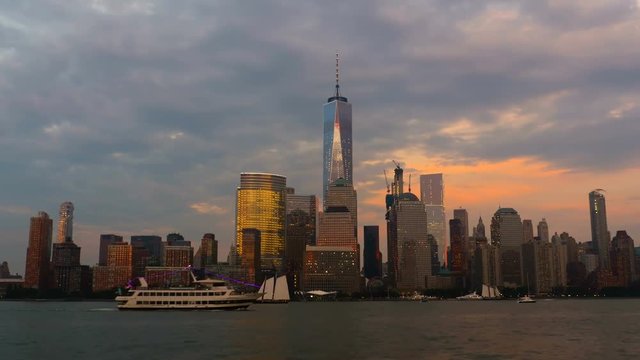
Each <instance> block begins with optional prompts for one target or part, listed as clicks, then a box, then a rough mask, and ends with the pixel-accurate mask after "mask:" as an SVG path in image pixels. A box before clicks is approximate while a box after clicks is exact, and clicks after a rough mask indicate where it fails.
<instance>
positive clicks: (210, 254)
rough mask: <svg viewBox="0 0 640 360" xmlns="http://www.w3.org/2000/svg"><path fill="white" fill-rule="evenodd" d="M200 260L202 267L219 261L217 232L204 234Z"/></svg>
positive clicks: (201, 242) (201, 241)
mask: <svg viewBox="0 0 640 360" xmlns="http://www.w3.org/2000/svg"><path fill="white" fill-rule="evenodd" d="M198 260H199V262H200V267H207V266H211V265H216V264H217V263H218V240H216V235H215V234H211V233H206V234H204V235H203V236H202V240H200V249H199V259H198ZM194 261H195V260H194Z"/></svg>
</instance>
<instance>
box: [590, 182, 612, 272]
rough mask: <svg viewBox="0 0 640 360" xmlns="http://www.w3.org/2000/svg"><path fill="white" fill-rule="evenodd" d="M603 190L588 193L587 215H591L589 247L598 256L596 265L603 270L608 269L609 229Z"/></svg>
mask: <svg viewBox="0 0 640 360" xmlns="http://www.w3.org/2000/svg"><path fill="white" fill-rule="evenodd" d="M603 191H604V190H602V189H597V190H594V191H592V192H590V193H589V214H590V215H591V216H590V217H591V246H593V250H594V251H595V252H596V253H597V254H598V263H599V265H600V267H601V268H603V269H610V268H611V266H610V262H609V238H610V234H609V228H608V227H607V207H606V204H605V201H604V194H603V193H602V192H603Z"/></svg>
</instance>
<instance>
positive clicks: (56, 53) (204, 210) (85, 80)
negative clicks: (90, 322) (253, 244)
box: [0, 0, 640, 269]
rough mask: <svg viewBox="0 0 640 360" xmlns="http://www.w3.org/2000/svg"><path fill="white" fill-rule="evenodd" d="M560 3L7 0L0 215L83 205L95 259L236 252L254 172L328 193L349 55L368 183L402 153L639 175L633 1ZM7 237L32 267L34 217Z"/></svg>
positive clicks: (0, 221)
mask: <svg viewBox="0 0 640 360" xmlns="http://www.w3.org/2000/svg"><path fill="white" fill-rule="evenodd" d="M550 3H551V2H544V1H536V2H531V1H523V2H503V1H495V2H478V1H456V2H451V1H444V0H441V1H435V0H434V1H427V2H424V1H419V2H406V3H403V4H391V3H388V2H384V1H378V2H371V1H364V0H362V1H355V2H349V3H344V2H338V1H335V2H328V3H327V2H312V3H309V2H303V3H295V4H291V3H284V2H280V1H256V2H224V1H223V2H210V1H195V0H194V1H180V2H175V1H168V0H167V1H151V0H149V1H109V0H103V1H93V2H87V1H69V2H59V1H21V2H15V1H0V6H1V7H2V9H3V13H2V15H1V16H0V114H2V115H1V116H0V130H1V131H0V166H1V167H2V170H3V171H2V174H3V176H2V177H0V187H1V188H2V189H3V191H2V193H1V194H0V208H3V209H11V208H18V209H24V208H28V209H34V211H36V210H37V209H45V210H48V211H49V212H50V213H54V212H55V209H56V208H57V205H58V204H59V203H60V202H62V201H64V200H72V201H74V202H75V203H76V208H77V209H78V210H77V212H78V215H77V219H78V220H77V221H78V222H79V223H80V224H83V225H85V226H86V227H85V228H84V229H85V230H86V231H85V232H83V233H84V234H86V236H87V237H88V238H83V239H79V240H78V241H79V242H81V245H83V246H85V248H86V249H87V250H86V251H87V252H85V253H83V259H86V262H92V261H94V260H95V258H96V256H97V255H96V254H95V252H96V251H95V249H96V246H95V242H96V239H97V238H90V236H91V235H90V234H92V233H91V231H95V232H96V233H99V232H102V231H104V232H107V231H120V232H123V233H134V232H140V231H143V230H145V229H158V230H156V231H158V232H159V231H161V230H166V229H175V230H178V231H181V232H182V233H184V234H186V235H187V236H188V237H190V238H191V239H193V240H196V239H199V236H200V235H201V234H202V233H204V232H209V231H213V232H216V234H218V236H219V237H220V238H221V239H222V240H223V242H222V244H223V248H225V247H227V246H228V244H229V242H230V240H231V239H232V237H233V214H234V207H235V204H234V196H235V187H236V186H237V183H238V181H239V173H240V172H241V171H269V172H275V173H282V174H285V175H287V176H288V183H289V185H290V186H294V187H296V188H297V190H298V192H301V193H316V194H317V193H319V189H320V186H321V185H320V184H321V181H320V176H321V151H320V142H321V138H320V134H321V131H322V124H321V105H322V103H323V102H324V100H325V99H326V98H327V97H328V96H329V95H330V94H331V92H332V86H333V83H332V81H333V58H332V57H333V52H334V50H336V49H339V50H340V52H341V53H342V57H343V66H342V89H343V91H344V94H345V95H346V96H348V97H349V99H350V100H351V102H352V103H353V104H354V140H355V146H354V151H355V156H356V161H357V162H359V164H356V167H357V173H356V174H355V177H356V180H357V181H362V182H365V181H371V180H375V181H378V182H380V181H381V179H380V178H379V175H380V174H379V173H380V170H381V169H380V168H378V167H377V166H365V165H362V164H363V162H364V161H367V160H379V159H388V158H389V156H390V155H389V154H390V153H391V152H392V151H393V150H395V149H398V148H401V147H405V146H407V144H415V145H416V148H417V149H418V150H419V151H423V152H425V153H427V154H434V155H439V156H443V157H445V158H447V159H449V161H450V162H452V163H467V162H474V161H480V160H487V159H488V160H502V159H506V158H509V157H513V156H532V157H539V158H541V159H544V160H545V161H549V162H551V163H552V165H553V166H557V167H562V168H569V169H580V170H585V171H587V170H593V169H601V168H605V169H609V170H616V169H621V168H628V167H637V166H638V159H637V156H633V155H634V154H638V153H640V145H638V142H637V141H636V135H635V134H638V133H639V131H640V122H639V121H637V120H638V119H637V118H638V110H637V109H638V108H637V106H640V104H635V105H634V104H631V105H629V104H630V103H632V102H633V101H634V99H637V98H638V95H639V94H640V86H639V85H638V84H640V81H639V80H640V71H639V70H640V69H639V68H638V65H637V64H639V63H640V61H638V60H640V59H639V58H638V54H637V52H636V51H635V50H634V49H635V46H634V45H635V43H636V39H637V36H638V34H640V30H638V24H640V23H639V22H638V20H640V19H639V17H638V12H637V10H636V9H635V8H630V7H629V6H630V5H631V4H630V3H629V2H628V1H619V2H610V3H608V4H603V5H602V6H593V5H591V4H583V3H584V2H582V3H575V2H570V1H566V2H557V1H556V2H553V3H554V4H556V5H551V4H550ZM574 3H575V4H574ZM558 4H559V5H558ZM557 94H561V95H557ZM625 104H627V105H625ZM625 106H626V107H625ZM616 109H622V110H619V113H615V110H616ZM612 111H614V115H615V114H619V116H617V117H615V116H611V112H612ZM505 114H516V115H517V116H516V117H515V118H509V117H504V116H505ZM457 123H460V124H463V125H464V124H466V125H465V126H466V130H465V129H463V130H464V131H462V132H461V131H460V129H458V130H456V131H449V132H447V131H444V130H445V129H450V128H451V126H452V125H453V124H457ZM382 186H383V184H382V183H380V184H379V187H382ZM370 187H375V185H370ZM367 189H369V187H367ZM363 190H364V189H363ZM194 204H199V205H196V207H195V208H194ZM362 211H364V212H367V211H377V209H376V208H372V207H367V206H363V210H362ZM52 215H53V214H52ZM0 226H1V227H2V228H3V229H7V231H3V233H2V234H1V235H0V236H1V237H2V238H0V248H2V249H3V251H2V254H3V255H4V254H8V255H7V256H8V257H9V259H10V260H11V261H12V262H15V263H17V264H20V261H22V259H23V258H24V248H26V234H27V231H28V229H27V228H26V227H27V219H26V218H25V215H24V214H22V213H21V212H15V211H13V212H8V211H5V212H0ZM102 229H104V230H102ZM5 249H7V250H5ZM225 251H226V250H225V249H222V250H221V252H222V253H224V252H225ZM0 260H1V259H0ZM21 266H22V265H19V266H17V269H20V267H21ZM14 267H16V266H14Z"/></svg>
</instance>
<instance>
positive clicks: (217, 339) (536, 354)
mask: <svg viewBox="0 0 640 360" xmlns="http://www.w3.org/2000/svg"><path fill="white" fill-rule="evenodd" d="M605 358H607V359H618V358H620V359H625V358H640V299H600V300H539V301H538V302H537V303H536V304H518V303H517V302H516V301H479V302H460V301H436V302H429V303H420V302H326V303H291V304H288V305H252V306H251V307H250V308H249V310H247V311H229V312H225V311H192V312H178V311H155V312H153V311H152V312H144V311H141V312H137V311H117V310H116V309H115V303H111V302H102V303H100V302H6V301H5V302H0V359H3V360H4V359H12V360H13V359H47V360H55V359H139V360H143V359H144V360H146V359H211V360H212V359H605Z"/></svg>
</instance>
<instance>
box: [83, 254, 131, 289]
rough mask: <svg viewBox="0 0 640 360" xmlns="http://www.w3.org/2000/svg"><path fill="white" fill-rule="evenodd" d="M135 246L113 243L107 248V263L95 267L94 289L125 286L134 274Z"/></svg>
mask: <svg viewBox="0 0 640 360" xmlns="http://www.w3.org/2000/svg"><path fill="white" fill-rule="evenodd" d="M133 265H134V259H133V246H131V245H129V244H128V243H126V242H122V243H113V244H110V245H109V246H108V248H107V265H106V266H96V267H94V268H93V291H105V290H111V289H114V288H117V287H124V286H126V285H127V283H128V282H129V280H130V279H131V278H132V276H133Z"/></svg>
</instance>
